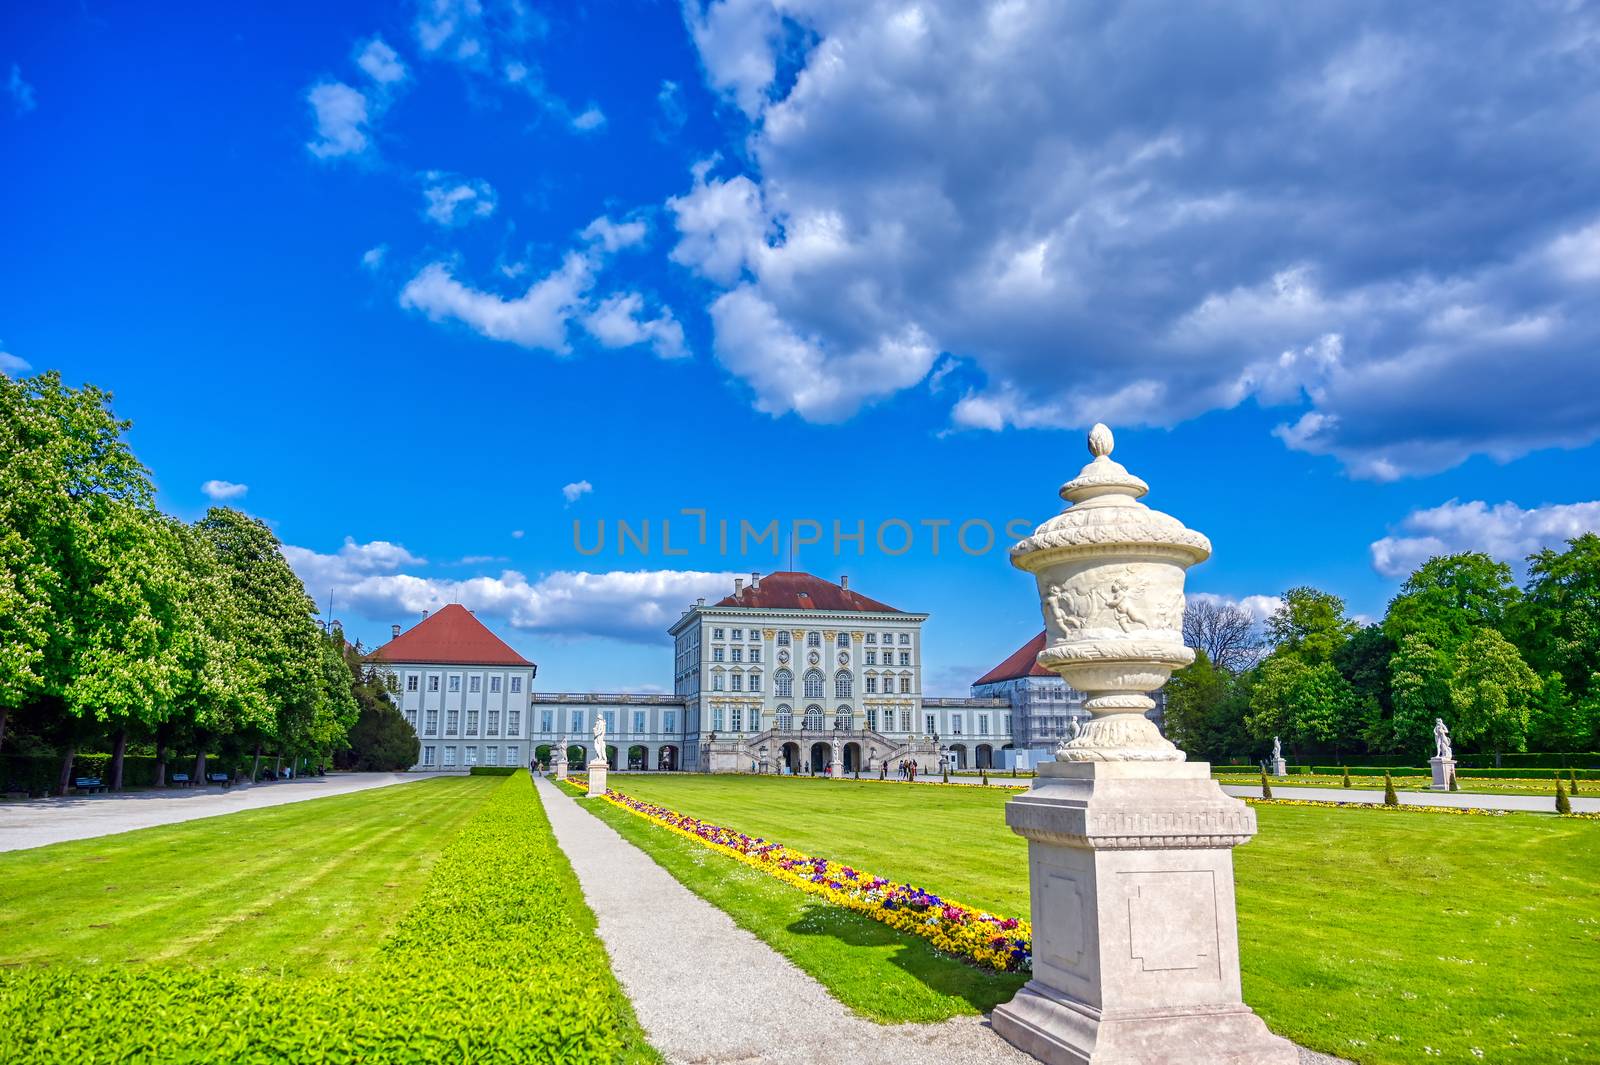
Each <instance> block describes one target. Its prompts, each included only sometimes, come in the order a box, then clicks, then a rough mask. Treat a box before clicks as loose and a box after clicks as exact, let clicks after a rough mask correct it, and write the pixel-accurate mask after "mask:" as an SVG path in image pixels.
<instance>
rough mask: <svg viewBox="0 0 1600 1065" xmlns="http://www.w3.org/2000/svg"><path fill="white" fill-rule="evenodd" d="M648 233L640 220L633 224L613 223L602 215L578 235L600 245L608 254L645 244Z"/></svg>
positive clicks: (635, 220) (632, 222) (634, 221)
mask: <svg viewBox="0 0 1600 1065" xmlns="http://www.w3.org/2000/svg"><path fill="white" fill-rule="evenodd" d="M646 232H647V230H646V228H645V224H644V223H643V222H641V221H639V220H638V219H634V220H633V221H631V222H613V221H612V220H611V219H609V218H607V217H606V216H605V215H601V216H600V217H599V218H596V219H595V220H594V221H593V222H590V223H589V224H588V225H586V226H584V227H583V231H582V232H581V233H579V234H578V235H579V236H580V237H582V238H583V239H584V240H587V241H592V242H593V243H595V244H598V245H599V246H600V247H601V248H602V249H604V250H605V251H607V252H614V251H620V250H621V249H623V248H631V247H634V246H635V245H638V244H642V243H644V238H645V234H646Z"/></svg>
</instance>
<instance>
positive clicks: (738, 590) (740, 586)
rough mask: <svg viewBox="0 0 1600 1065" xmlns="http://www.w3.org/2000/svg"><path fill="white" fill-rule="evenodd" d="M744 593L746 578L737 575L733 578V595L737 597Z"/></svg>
mask: <svg viewBox="0 0 1600 1065" xmlns="http://www.w3.org/2000/svg"><path fill="white" fill-rule="evenodd" d="M743 594H744V578H743V577H735V578H734V579H733V597H734V598H735V599H737V598H739V597H740V596H741V595H743Z"/></svg>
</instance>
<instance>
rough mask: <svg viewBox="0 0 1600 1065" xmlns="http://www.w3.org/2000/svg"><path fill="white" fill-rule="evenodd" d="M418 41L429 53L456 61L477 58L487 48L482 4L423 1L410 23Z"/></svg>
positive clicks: (474, 0) (475, 0)
mask: <svg viewBox="0 0 1600 1065" xmlns="http://www.w3.org/2000/svg"><path fill="white" fill-rule="evenodd" d="M413 29H414V30H415V32H416V35H417V43H418V44H419V45H421V46H422V50H423V51H424V52H427V53H429V54H438V55H443V56H445V57H447V58H453V59H459V60H467V61H470V60H474V59H480V58H481V57H482V56H483V55H484V52H485V50H486V45H485V41H484V37H483V34H484V30H485V27H484V24H483V5H482V4H481V3H479V2H478V0H423V2H422V3H420V4H418V5H417V20H416V23H415V24H414V26H413Z"/></svg>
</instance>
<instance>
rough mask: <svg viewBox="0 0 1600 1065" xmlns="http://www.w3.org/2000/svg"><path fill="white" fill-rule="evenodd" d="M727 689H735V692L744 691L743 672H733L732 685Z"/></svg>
mask: <svg viewBox="0 0 1600 1065" xmlns="http://www.w3.org/2000/svg"><path fill="white" fill-rule="evenodd" d="M728 690H729V691H736V692H742V691H744V674H743V673H735V674H734V675H733V685H732V687H730V688H729V689H728Z"/></svg>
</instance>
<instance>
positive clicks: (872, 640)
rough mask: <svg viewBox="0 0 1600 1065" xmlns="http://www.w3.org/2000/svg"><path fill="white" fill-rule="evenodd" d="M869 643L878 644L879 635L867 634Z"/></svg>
mask: <svg viewBox="0 0 1600 1065" xmlns="http://www.w3.org/2000/svg"><path fill="white" fill-rule="evenodd" d="M867 642H868V643H877V642H878V634H877V633H875V632H869V633H867Z"/></svg>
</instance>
